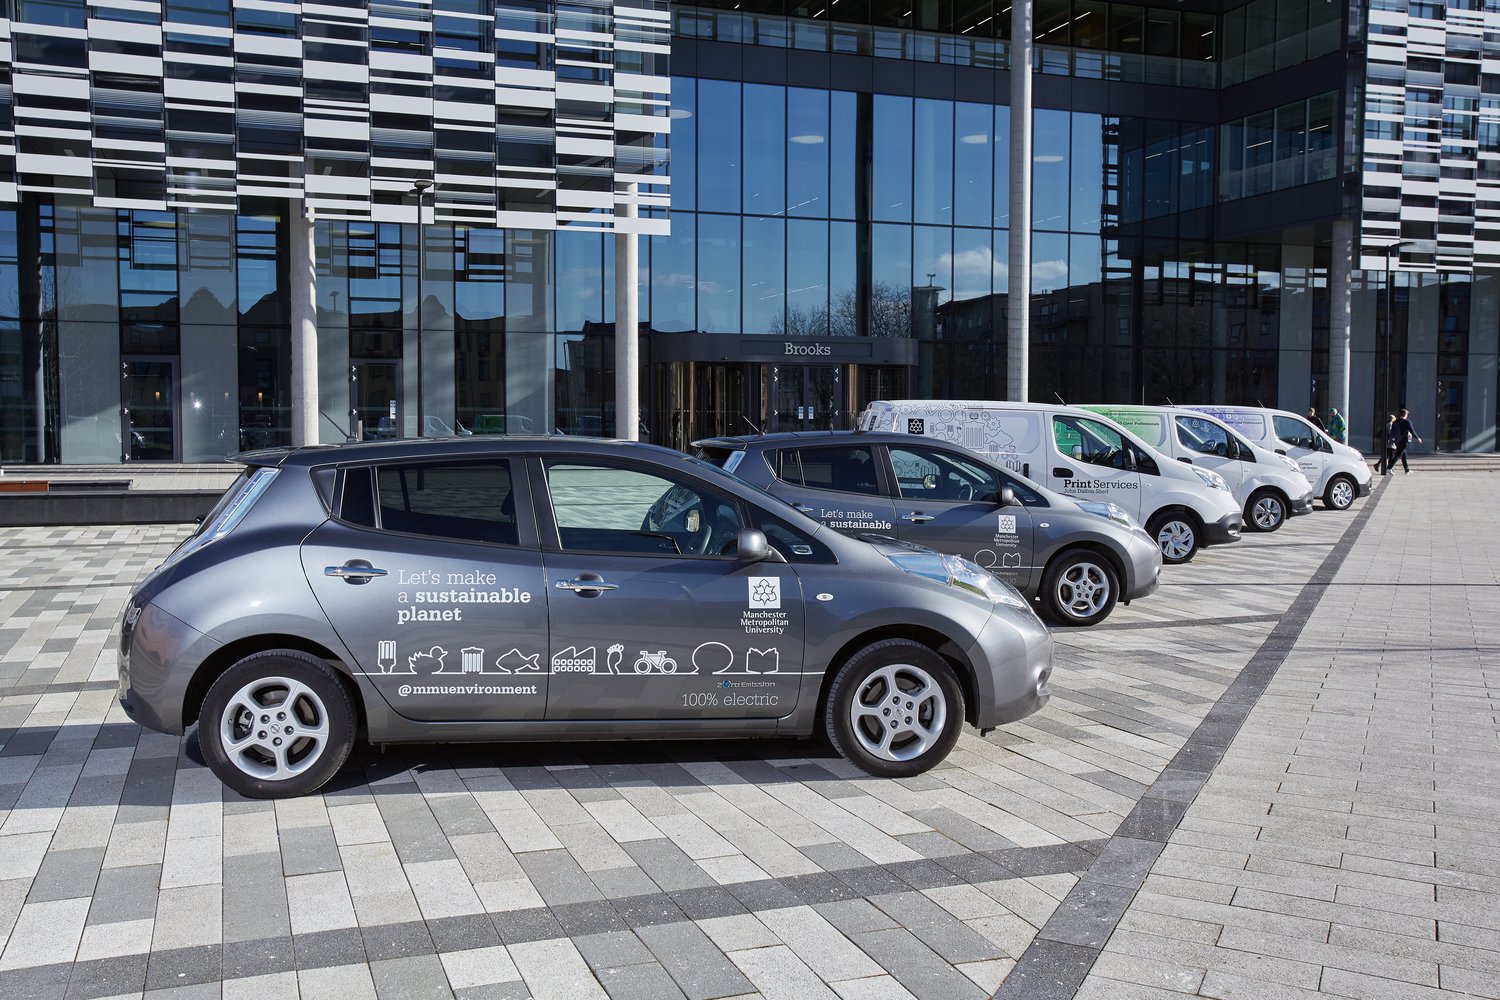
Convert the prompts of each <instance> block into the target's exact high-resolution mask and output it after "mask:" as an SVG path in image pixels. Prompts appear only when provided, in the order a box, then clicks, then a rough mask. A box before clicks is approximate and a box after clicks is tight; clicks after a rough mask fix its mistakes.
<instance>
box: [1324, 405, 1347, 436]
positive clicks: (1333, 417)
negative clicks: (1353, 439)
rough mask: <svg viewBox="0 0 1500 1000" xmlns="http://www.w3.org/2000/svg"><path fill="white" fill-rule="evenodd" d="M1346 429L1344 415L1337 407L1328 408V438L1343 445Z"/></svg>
mask: <svg viewBox="0 0 1500 1000" xmlns="http://www.w3.org/2000/svg"><path fill="white" fill-rule="evenodd" d="M1346 429H1347V428H1345V426H1344V415H1343V414H1342V413H1340V412H1339V408H1338V407H1337V406H1330V407H1329V408H1328V436H1329V437H1331V438H1333V439H1334V440H1335V441H1337V442H1338V443H1339V444H1343V443H1344V432H1345V430H1346Z"/></svg>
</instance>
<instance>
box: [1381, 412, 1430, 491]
mask: <svg viewBox="0 0 1500 1000" xmlns="http://www.w3.org/2000/svg"><path fill="white" fill-rule="evenodd" d="M1413 438H1415V439H1416V442H1417V444H1421V443H1422V439H1421V438H1420V437H1417V430H1416V428H1415V427H1413V426H1412V425H1411V419H1410V417H1409V416H1408V414H1407V412H1406V408H1405V407H1402V409H1401V415H1400V416H1398V417H1397V418H1396V419H1395V420H1393V421H1392V422H1391V452H1390V456H1391V457H1390V458H1389V459H1387V460H1386V463H1385V474H1386V475H1387V476H1389V475H1390V474H1391V469H1393V468H1395V465H1396V459H1398V458H1399V459H1401V471H1402V473H1403V474H1404V475H1408V476H1409V475H1411V463H1410V462H1408V461H1407V460H1406V446H1407V445H1409V444H1411V442H1412V439H1413Z"/></svg>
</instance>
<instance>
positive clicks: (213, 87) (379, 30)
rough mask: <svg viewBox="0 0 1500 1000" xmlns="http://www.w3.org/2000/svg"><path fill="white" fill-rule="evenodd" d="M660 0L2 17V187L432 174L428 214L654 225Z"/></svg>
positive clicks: (369, 191)
mask: <svg viewBox="0 0 1500 1000" xmlns="http://www.w3.org/2000/svg"><path fill="white" fill-rule="evenodd" d="M668 6H669V5H668V4H667V3H666V2H665V0H634V2H610V0H558V2H534V3H505V2H498V3H494V4H490V3H487V2H473V0H428V2H418V0H368V2H367V3H366V2H352V3H351V2H339V3H313V2H296V0H291V2H288V0H235V2H234V4H233V8H232V11H233V14H232V18H231V16H230V15H229V12H228V11H229V8H228V5H225V4H213V3H200V4H194V3H191V2H183V3H177V2H173V0H93V2H91V3H90V4H89V5H88V7H87V16H86V17H85V16H84V15H83V14H81V13H80V14H79V15H78V17H77V21H76V22H75V23H37V21H36V20H32V19H23V18H22V17H20V16H19V15H18V16H17V17H16V18H14V19H11V20H5V19H0V201H3V202H15V201H16V200H17V199H18V198H19V196H20V195H21V193H23V192H34V193H37V194H53V195H58V196H74V197H82V198H85V199H88V200H89V201H90V202H91V203H92V204H94V205H95V206H98V207H104V208H108V207H114V208H133V209H161V210H166V209H200V210H222V211H236V210H238V209H239V208H240V204H241V201H242V200H243V199H251V198H255V199H259V198H266V197H270V198H285V199H288V200H291V201H294V202H306V204H307V205H308V206H310V207H311V208H312V209H313V211H314V212H315V214H316V216H317V217H318V218H324V219H349V220H362V219H373V220H377V221H414V220H415V218H416V203H415V200H414V199H413V196H412V186H413V182H414V181H416V180H427V181H431V182H432V183H433V185H434V186H433V189H432V194H431V195H430V198H431V204H432V206H433V212H432V214H431V215H430V216H429V221H437V222H443V223H457V224H467V225H473V226H481V227H482V226H500V227H507V228H518V229H538V230H549V229H559V228H570V229H571V228H577V229H589V230H598V231H616V230H618V231H625V232H637V233H643V234H661V235H664V234H666V232H667V220H666V217H665V216H666V208H667V203H668V183H669V182H668V176H667V173H668V170H667V166H668V154H667V142H668V131H669V127H670V121H671V119H670V115H669V113H668V112H669V102H670V93H669V90H670V81H669V78H668V76H667V61H668V56H669V53H670V48H671V21H670V14H669V10H668ZM214 8H219V9H220V10H219V11H218V12H216V11H215V10H214ZM205 11H206V12H207V13H204V12H205ZM63 20H66V19H63ZM215 22H219V23H215ZM632 199H634V200H635V201H636V204H637V206H638V212H636V213H630V214H632V215H635V216H636V217H634V218H630V219H628V220H627V219H626V218H625V216H626V214H627V213H626V212H625V211H623V208H624V206H625V205H626V204H627V202H628V201H630V200H632Z"/></svg>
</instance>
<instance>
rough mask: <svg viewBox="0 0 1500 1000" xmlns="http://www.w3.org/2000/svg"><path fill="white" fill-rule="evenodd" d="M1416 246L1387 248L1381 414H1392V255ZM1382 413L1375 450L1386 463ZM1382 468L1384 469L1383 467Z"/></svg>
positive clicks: (1408, 243) (1399, 243)
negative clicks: (1394, 252)
mask: <svg viewBox="0 0 1500 1000" xmlns="http://www.w3.org/2000/svg"><path fill="white" fill-rule="evenodd" d="M1415 244H1416V241H1415V240H1398V241H1397V242H1395V243H1387V244H1386V247H1385V344H1384V345H1383V347H1382V350H1381V354H1382V355H1384V358H1383V361H1384V364H1383V367H1384V377H1383V379H1382V386H1381V390H1380V413H1390V412H1391V341H1392V340H1393V339H1394V338H1395V335H1396V284H1395V282H1394V281H1393V280H1392V274H1391V253H1392V252H1393V251H1398V250H1400V249H1401V248H1402V247H1409V246H1414V245H1415ZM1380 413H1377V414H1376V415H1375V450H1376V451H1377V452H1379V454H1380V456H1381V461H1382V462H1384V461H1385V445H1386V443H1385V441H1384V440H1383V437H1384V434H1385V425H1384V424H1382V423H1381V422H1380ZM1382 468H1384V466H1383V465H1382Z"/></svg>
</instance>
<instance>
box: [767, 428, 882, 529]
mask: <svg viewBox="0 0 1500 1000" xmlns="http://www.w3.org/2000/svg"><path fill="white" fill-rule="evenodd" d="M766 461H767V462H768V463H770V466H771V473H772V475H774V476H775V477H776V478H775V482H773V483H772V484H771V489H770V492H771V493H773V494H775V495H776V496H779V497H781V498H782V499H783V500H786V501H787V502H788V503H790V504H791V505H792V506H793V507H796V508H797V509H798V510H800V511H802V513H804V514H806V515H807V516H808V517H811V518H813V519H814V520H817V521H821V522H822V523H823V524H826V525H827V526H828V527H830V528H833V529H835V530H837V531H842V532H845V533H853V532H863V531H868V532H874V533H876V534H882V535H894V534H895V533H896V522H895V516H896V515H895V503H894V502H893V501H892V499H891V496H890V493H891V491H890V490H889V489H888V488H887V487H886V485H885V484H884V482H883V478H882V477H883V476H884V469H883V466H882V461H881V459H880V457H879V455H877V454H876V450H875V448H874V447H873V446H872V445H868V444H826V445H811V446H802V447H791V448H778V449H776V450H774V451H769V452H767V453H766Z"/></svg>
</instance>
